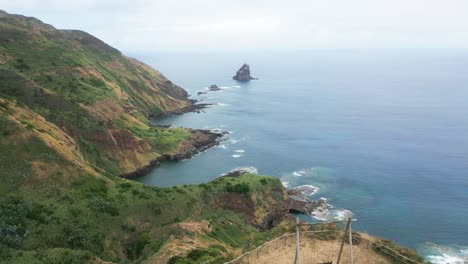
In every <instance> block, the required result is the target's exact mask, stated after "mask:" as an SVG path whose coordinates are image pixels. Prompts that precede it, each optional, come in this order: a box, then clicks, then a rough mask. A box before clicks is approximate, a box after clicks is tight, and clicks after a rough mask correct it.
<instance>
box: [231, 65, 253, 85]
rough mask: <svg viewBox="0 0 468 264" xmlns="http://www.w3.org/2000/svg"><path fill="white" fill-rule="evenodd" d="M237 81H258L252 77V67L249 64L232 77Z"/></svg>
mask: <svg viewBox="0 0 468 264" xmlns="http://www.w3.org/2000/svg"><path fill="white" fill-rule="evenodd" d="M232 78H233V79H234V80H236V81H241V82H247V81H250V80H256V79H257V78H253V77H252V76H250V66H249V65H248V64H244V65H242V67H241V68H240V69H239V70H238V71H237V73H236V75H235V76H234V77H232Z"/></svg>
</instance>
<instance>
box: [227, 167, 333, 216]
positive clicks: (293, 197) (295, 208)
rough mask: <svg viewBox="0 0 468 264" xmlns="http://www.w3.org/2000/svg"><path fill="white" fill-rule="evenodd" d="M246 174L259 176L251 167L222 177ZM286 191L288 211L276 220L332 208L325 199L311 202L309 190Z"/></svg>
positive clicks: (237, 169) (236, 170)
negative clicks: (290, 215)
mask: <svg viewBox="0 0 468 264" xmlns="http://www.w3.org/2000/svg"><path fill="white" fill-rule="evenodd" d="M244 174H257V171H256V169H255V168H251V167H239V168H236V169H234V170H231V171H229V172H228V173H226V174H224V175H222V176H221V177H239V176H242V175H244ZM284 188H285V187H284ZM285 191H286V192H287V194H288V199H287V201H286V203H287V205H286V208H287V211H285V212H283V213H280V214H278V215H276V214H275V217H276V218H277V217H278V216H280V217H283V216H285V215H286V214H288V213H301V214H305V215H309V216H312V215H313V214H314V212H316V211H319V212H323V211H324V210H327V209H328V208H330V205H329V204H328V203H327V202H326V200H325V199H322V198H321V199H318V200H310V199H309V198H307V196H308V195H307V193H306V191H307V190H304V189H301V188H289V189H288V188H285ZM275 217H273V218H275ZM276 218H275V219H276ZM276 220H278V219H276Z"/></svg>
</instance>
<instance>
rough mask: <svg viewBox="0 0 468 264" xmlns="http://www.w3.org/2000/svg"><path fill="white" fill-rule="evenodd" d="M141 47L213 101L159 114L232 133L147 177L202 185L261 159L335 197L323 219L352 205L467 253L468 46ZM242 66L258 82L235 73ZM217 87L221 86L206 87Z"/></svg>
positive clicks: (362, 224) (409, 238)
mask: <svg viewBox="0 0 468 264" xmlns="http://www.w3.org/2000/svg"><path fill="white" fill-rule="evenodd" d="M133 55H134V56H135V57H137V58H138V59H140V60H143V61H144V62H146V63H148V64H150V65H151V66H153V67H154V68H156V69H158V70H160V71H161V72H162V73H163V74H165V75H166V76H167V77H168V78H169V79H171V80H172V81H173V82H175V83H177V84H178V85H180V86H182V87H183V88H185V89H187V90H188V91H189V92H190V93H191V94H192V95H193V96H192V98H194V99H197V100H200V101H202V102H204V103H213V104H214V105H213V106H212V107H211V108H209V109H206V110H205V111H204V112H203V113H188V114H184V115H180V116H173V117H167V118H164V119H161V120H157V121H155V122H156V123H159V124H172V125H173V126H175V127H178V126H184V127H192V128H203V129H214V130H222V131H229V132H230V133H231V134H230V135H229V137H228V138H227V139H226V140H225V141H223V142H222V143H221V144H220V145H219V146H217V147H214V148H212V149H210V150H208V151H206V152H204V153H201V154H199V155H197V156H195V157H194V158H192V159H190V160H185V161H182V162H166V163H164V164H163V165H161V166H160V167H158V168H156V169H154V170H153V171H152V172H151V173H150V174H149V175H147V176H144V177H141V178H139V179H138V180H139V181H141V182H143V183H145V184H148V185H157V186H173V185H181V184H194V183H202V182H208V181H210V180H212V179H214V178H216V177H219V176H220V175H222V174H223V173H226V172H227V171H229V170H231V169H233V168H236V167H254V168H256V169H257V170H258V172H259V173H260V174H267V175H273V176H276V177H278V178H280V179H281V180H282V181H283V183H284V184H285V185H287V186H288V187H297V186H302V185H311V186H314V187H316V191H315V192H311V198H312V199H319V198H320V197H324V198H326V199H327V202H328V203H329V204H331V205H332V206H333V208H332V209H331V210H330V211H329V212H328V213H327V214H325V215H320V216H317V217H316V218H317V219H321V220H334V219H341V218H344V217H346V216H348V214H349V212H348V210H349V211H350V212H352V214H353V217H354V218H357V219H358V221H357V222H355V223H354V224H353V228H354V229H357V230H360V231H365V232H369V233H371V234H373V235H376V236H382V237H385V238H389V239H392V240H395V241H397V242H398V243H401V244H403V245H405V246H410V247H413V248H417V249H418V251H419V252H421V253H422V254H424V255H425V256H426V257H427V258H428V260H431V261H433V262H434V263H447V261H451V262H452V263H458V262H456V261H459V260H460V259H461V260H463V258H466V255H468V246H467V245H468V103H467V102H468V51H461V50H459V51H447V50H349V51H346V50H342V51H330V50H328V51H327V50H322V51H300V52H299V51H298V52H264V51H258V52H245V53H230V54H223V53H216V54H212V53H202V52H200V53H192V54H189V53H166V54H157V53H154V54H151V53H149V54H133ZM243 63H249V64H250V66H251V71H252V76H254V77H258V78H259V79H258V80H255V81H250V82H248V83H239V82H236V81H234V80H232V78H231V77H232V76H233V75H234V74H235V72H236V70H237V69H238V68H239V67H240V66H241V65H242V64H243ZM211 84H217V85H218V86H220V87H221V88H222V90H221V91H213V92H208V93H207V94H203V95H200V96H197V91H206V90H207V87H209V86H210V85H211ZM429 242H430V243H429ZM460 263H462V262H460Z"/></svg>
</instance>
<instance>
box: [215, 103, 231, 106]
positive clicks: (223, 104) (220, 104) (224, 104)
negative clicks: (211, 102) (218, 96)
mask: <svg viewBox="0 0 468 264" xmlns="http://www.w3.org/2000/svg"><path fill="white" fill-rule="evenodd" d="M216 105H217V106H228V105H229V104H226V103H216Z"/></svg>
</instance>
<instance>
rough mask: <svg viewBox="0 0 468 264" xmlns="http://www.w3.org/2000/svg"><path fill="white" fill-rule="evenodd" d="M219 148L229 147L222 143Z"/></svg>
mask: <svg viewBox="0 0 468 264" xmlns="http://www.w3.org/2000/svg"><path fill="white" fill-rule="evenodd" d="M218 148H222V149H227V145H225V144H221V145H219V146H218Z"/></svg>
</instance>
